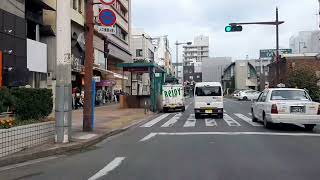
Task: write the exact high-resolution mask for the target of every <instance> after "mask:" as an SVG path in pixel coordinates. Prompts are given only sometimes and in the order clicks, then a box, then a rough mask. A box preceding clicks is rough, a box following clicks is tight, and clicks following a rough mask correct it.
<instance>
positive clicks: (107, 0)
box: [100, 0, 116, 5]
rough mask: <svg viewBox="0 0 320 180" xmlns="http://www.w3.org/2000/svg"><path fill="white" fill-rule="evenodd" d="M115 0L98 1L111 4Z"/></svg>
mask: <svg viewBox="0 0 320 180" xmlns="http://www.w3.org/2000/svg"><path fill="white" fill-rule="evenodd" d="M115 1H116V0H100V2H101V3H102V4H105V5H111V4H113V3H114V2H115Z"/></svg>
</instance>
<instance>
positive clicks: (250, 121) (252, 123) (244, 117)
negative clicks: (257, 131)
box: [234, 113, 262, 126]
mask: <svg viewBox="0 0 320 180" xmlns="http://www.w3.org/2000/svg"><path fill="white" fill-rule="evenodd" d="M234 115H236V116H237V117H238V118H240V119H242V120H244V121H245V122H247V123H249V124H251V125H252V126H262V124H259V123H256V122H252V120H251V118H248V117H247V116H245V115H243V114H239V113H235V114H234Z"/></svg>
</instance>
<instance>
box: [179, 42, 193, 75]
mask: <svg viewBox="0 0 320 180" xmlns="http://www.w3.org/2000/svg"><path fill="white" fill-rule="evenodd" d="M183 44H185V45H191V44H192V42H184V43H179V42H178V41H176V43H175V45H176V66H175V69H176V78H177V79H178V63H179V61H178V59H179V52H178V51H179V45H183Z"/></svg>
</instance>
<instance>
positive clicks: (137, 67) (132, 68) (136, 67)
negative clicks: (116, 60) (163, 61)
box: [117, 62, 166, 73]
mask: <svg viewBox="0 0 320 180" xmlns="http://www.w3.org/2000/svg"><path fill="white" fill-rule="evenodd" d="M117 67H120V68H123V71H129V72H141V73H148V72H149V68H155V72H156V73H165V72H166V70H164V69H163V68H161V67H160V66H159V65H158V64H155V63H152V62H150V63H120V64H117Z"/></svg>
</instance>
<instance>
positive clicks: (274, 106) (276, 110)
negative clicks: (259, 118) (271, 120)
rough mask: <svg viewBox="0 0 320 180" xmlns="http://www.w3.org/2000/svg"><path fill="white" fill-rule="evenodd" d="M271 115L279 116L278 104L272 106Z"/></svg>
mask: <svg viewBox="0 0 320 180" xmlns="http://www.w3.org/2000/svg"><path fill="white" fill-rule="evenodd" d="M271 114H278V107H277V105H276V104H272V106H271Z"/></svg>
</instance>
